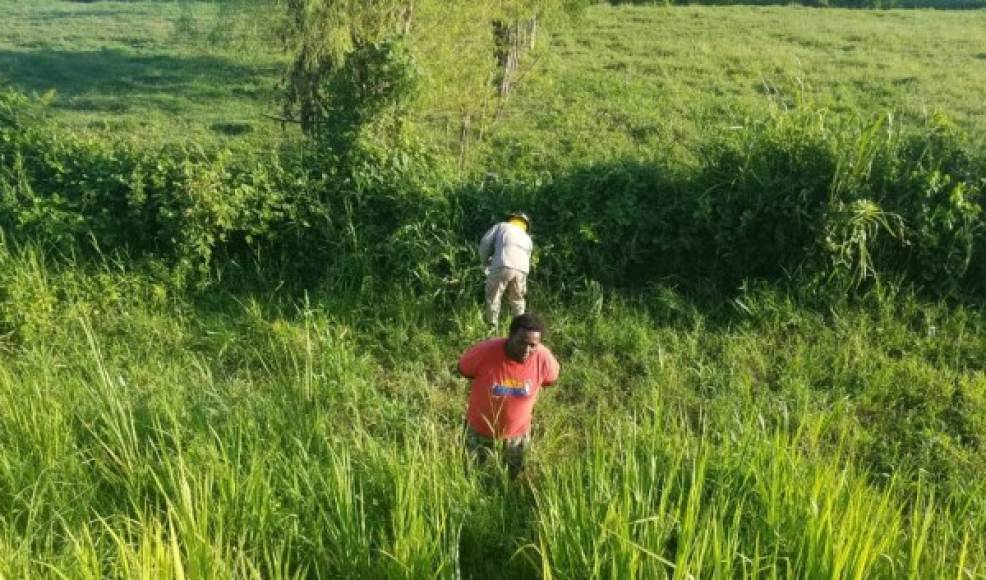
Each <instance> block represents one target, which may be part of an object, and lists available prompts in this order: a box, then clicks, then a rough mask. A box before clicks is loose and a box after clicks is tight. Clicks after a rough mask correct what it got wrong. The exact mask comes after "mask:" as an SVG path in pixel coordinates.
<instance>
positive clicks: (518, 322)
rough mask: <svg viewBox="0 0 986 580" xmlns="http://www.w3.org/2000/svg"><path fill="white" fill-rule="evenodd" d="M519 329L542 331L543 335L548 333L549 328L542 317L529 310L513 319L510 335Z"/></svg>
mask: <svg viewBox="0 0 986 580" xmlns="http://www.w3.org/2000/svg"><path fill="white" fill-rule="evenodd" d="M519 330H523V331H524V332H540V333H541V336H544V335H545V334H546V333H547V328H545V326H544V321H543V320H541V317H540V316H538V315H537V314H534V313H533V312H528V313H525V314H521V315H520V316H515V317H514V319H513V320H511V321H510V335H511V336H513V334H514V333H515V332H517V331H519Z"/></svg>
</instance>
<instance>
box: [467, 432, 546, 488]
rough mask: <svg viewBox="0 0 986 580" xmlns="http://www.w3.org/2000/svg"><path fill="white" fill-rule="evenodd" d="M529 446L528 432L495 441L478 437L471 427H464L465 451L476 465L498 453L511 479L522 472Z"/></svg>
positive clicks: (529, 437)
mask: <svg viewBox="0 0 986 580" xmlns="http://www.w3.org/2000/svg"><path fill="white" fill-rule="evenodd" d="M498 443H499V445H498ZM530 446H531V432H530V431H528V432H527V433H524V434H523V435H517V436H516V437H507V438H505V439H501V440H499V441H497V440H496V439H493V438H492V437H486V436H485V435H480V434H479V433H477V432H476V431H474V430H473V429H472V427H470V426H468V425H466V450H467V451H468V452H469V455H470V456H472V457H473V458H475V460H476V462H477V463H480V464H483V463H485V462H486V461H487V460H488V459H489V458H491V457H495V456H496V455H497V452H498V451H499V452H500V453H502V454H503V461H504V463H506V465H507V470H508V472H509V473H510V476H511V477H516V476H517V474H519V473H520V472H521V470H523V468H524V456H525V455H526V453H527V448H528V447H530Z"/></svg>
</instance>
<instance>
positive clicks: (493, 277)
mask: <svg viewBox="0 0 986 580" xmlns="http://www.w3.org/2000/svg"><path fill="white" fill-rule="evenodd" d="M504 293H506V295H507V302H508V303H509V304H510V314H511V315H513V316H520V315H521V314H523V313H524V310H525V309H526V304H525V302H524V296H526V295H527V274H525V273H523V272H521V271H520V270H514V269H513V268H498V269H496V270H491V271H490V273H489V274H488V275H487V276H486V309H485V311H484V316H485V317H486V322H487V323H489V324H492V325H493V326H498V325H499V322H500V299H501V298H502V297H503V294H504Z"/></svg>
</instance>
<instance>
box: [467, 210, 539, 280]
mask: <svg viewBox="0 0 986 580" xmlns="http://www.w3.org/2000/svg"><path fill="white" fill-rule="evenodd" d="M533 251H534V241H533V240H531V236H529V235H527V232H525V231H524V230H523V229H521V228H519V227H517V226H515V225H513V224H511V223H509V222H500V223H498V224H496V225H495V226H493V227H492V228H490V229H489V230H488V231H487V232H486V233H485V234H484V235H483V239H481V240H480V241H479V259H480V262H482V264H483V265H484V266H486V265H487V264H489V268H490V270H497V269H500V268H512V269H514V270H520V271H521V272H523V273H525V274H527V273H529V272H530V270H531V252H533Z"/></svg>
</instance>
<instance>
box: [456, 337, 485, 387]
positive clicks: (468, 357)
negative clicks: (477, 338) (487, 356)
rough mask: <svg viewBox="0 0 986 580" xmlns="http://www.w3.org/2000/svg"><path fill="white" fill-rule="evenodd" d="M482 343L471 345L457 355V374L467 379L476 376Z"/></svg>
mask: <svg viewBox="0 0 986 580" xmlns="http://www.w3.org/2000/svg"><path fill="white" fill-rule="evenodd" d="M481 347H482V343H480V344H476V345H473V346H471V347H470V348H469V350H467V351H466V352H464V353H462V356H460V357H459V365H458V368H459V374H460V375H462V376H463V377H465V378H467V379H474V378H476V373H477V372H479V361H480V359H481V358H482V348H481Z"/></svg>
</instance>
